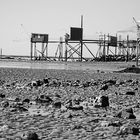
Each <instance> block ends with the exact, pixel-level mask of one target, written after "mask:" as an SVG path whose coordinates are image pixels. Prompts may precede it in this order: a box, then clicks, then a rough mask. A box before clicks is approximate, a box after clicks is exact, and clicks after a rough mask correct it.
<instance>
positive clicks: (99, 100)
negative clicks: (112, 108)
mask: <svg viewBox="0 0 140 140" xmlns="http://www.w3.org/2000/svg"><path fill="white" fill-rule="evenodd" d="M94 106H95V107H105V108H106V107H108V106H109V99H108V96H104V95H103V96H99V97H95V99H94Z"/></svg>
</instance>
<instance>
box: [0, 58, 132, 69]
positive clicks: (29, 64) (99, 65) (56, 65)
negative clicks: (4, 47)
mask: <svg viewBox="0 0 140 140" xmlns="http://www.w3.org/2000/svg"><path fill="white" fill-rule="evenodd" d="M133 64H134V62H132V63H125V62H120V63H119V62H115V63H113V62H106V63H105V62H92V63H89V62H87V63H86V62H46V61H40V62H39V61H38V62H35V61H15V60H14V61H13V60H3V61H2V60H1V61H0V67H5V68H29V69H60V70H89V71H90V70H92V71H94V70H100V71H115V70H120V69H123V68H126V67H127V66H129V65H133Z"/></svg>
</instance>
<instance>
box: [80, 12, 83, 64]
mask: <svg viewBox="0 0 140 140" xmlns="http://www.w3.org/2000/svg"><path fill="white" fill-rule="evenodd" d="M81 29H82V39H81V40H80V44H81V62H82V61H83V15H82V16H81Z"/></svg>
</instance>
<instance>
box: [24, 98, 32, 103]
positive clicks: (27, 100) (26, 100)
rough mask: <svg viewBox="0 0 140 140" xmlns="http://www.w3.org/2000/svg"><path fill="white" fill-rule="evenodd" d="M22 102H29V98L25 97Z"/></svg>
mask: <svg viewBox="0 0 140 140" xmlns="http://www.w3.org/2000/svg"><path fill="white" fill-rule="evenodd" d="M22 102H23V103H30V99H28V98H26V99H24V100H23V101H22Z"/></svg>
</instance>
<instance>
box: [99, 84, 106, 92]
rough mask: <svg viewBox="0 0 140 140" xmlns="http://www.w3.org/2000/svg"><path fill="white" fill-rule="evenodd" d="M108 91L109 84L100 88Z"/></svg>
mask: <svg viewBox="0 0 140 140" xmlns="http://www.w3.org/2000/svg"><path fill="white" fill-rule="evenodd" d="M107 89H108V85H107V84H105V85H103V86H102V87H101V88H100V90H104V91H105V90H107Z"/></svg>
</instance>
